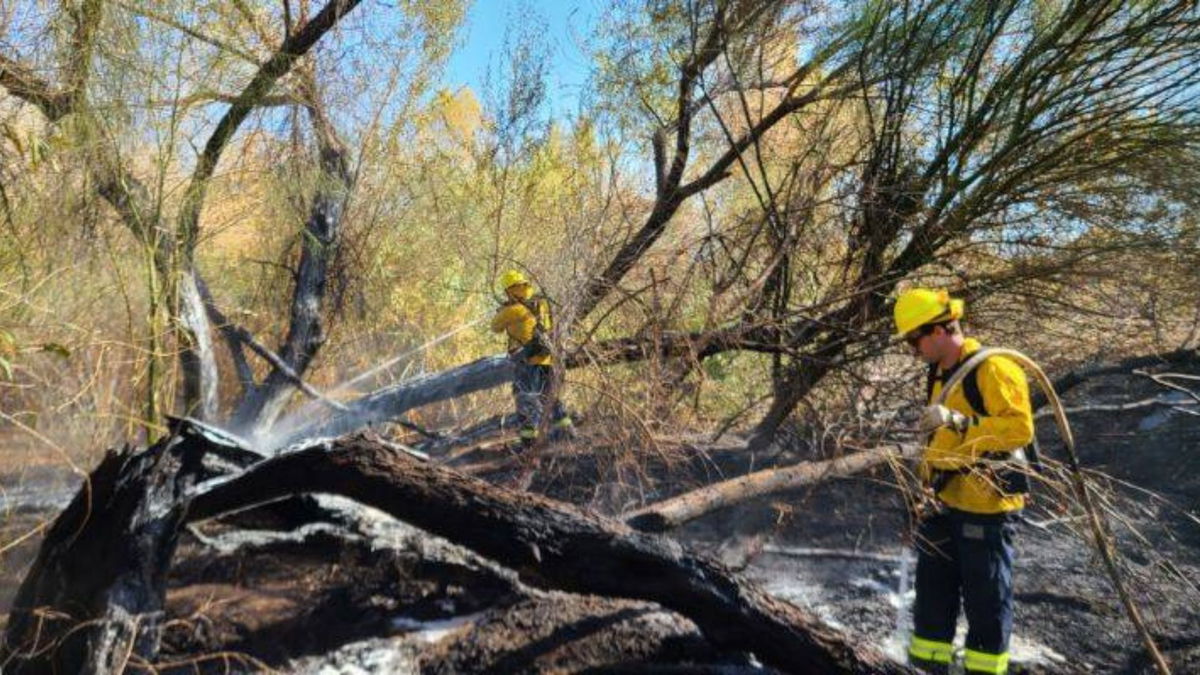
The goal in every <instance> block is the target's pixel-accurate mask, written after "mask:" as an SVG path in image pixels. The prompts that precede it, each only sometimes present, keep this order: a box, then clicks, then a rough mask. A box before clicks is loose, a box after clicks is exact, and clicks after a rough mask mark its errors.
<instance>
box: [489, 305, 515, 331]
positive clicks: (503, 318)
mask: <svg viewBox="0 0 1200 675" xmlns="http://www.w3.org/2000/svg"><path fill="white" fill-rule="evenodd" d="M513 308H514V305H505V306H503V307H501V308H500V309H498V310H496V316H493V317H492V332H493V333H503V332H504V331H505V330H507V329H508V325H509V324H510V323H512V322H513V319H514V318H515V316H514V315H515V314H516V312H515V311H514V309H513Z"/></svg>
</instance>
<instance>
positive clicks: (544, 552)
mask: <svg viewBox="0 0 1200 675" xmlns="http://www.w3.org/2000/svg"><path fill="white" fill-rule="evenodd" d="M299 492H325V493H333V494H340V495H342V496H345V497H349V498H350V499H353V500H355V501H358V502H360V503H363V504H367V505H369V506H373V507H375V508H378V509H381V510H383V511H385V512H387V513H389V514H391V515H393V516H395V517H396V518H399V519H401V520H404V521H406V522H409V523H411V524H413V525H416V526H417V527H420V528H422V529H424V530H426V531H428V532H431V533H433V534H436V535H439V536H443V537H446V538H448V539H450V540H451V541H454V542H455V543H458V544H460V545H463V546H465V547H467V548H470V549H472V550H474V551H475V552H477V553H479V554H481V555H483V556H486V557H488V558H491V559H493V560H496V561H498V562H500V563H501V564H503V565H505V566H506V567H509V568H511V569H514V570H516V571H517V573H518V574H519V575H520V577H521V579H522V580H523V581H524V582H526V583H528V584H531V585H534V586H539V587H542V588H551V589H558V590H566V591H571V592H576V593H587V594H596V595H605V596H612V597H621V598H629V599H637V600H650V601H653V602H657V603H659V604H661V605H662V606H664V607H667V608H669V609H672V610H674V611H677V612H679V613H681V614H683V615H684V616H687V617H688V618H690V619H691V620H693V621H694V622H695V623H696V624H697V625H698V626H699V627H700V629H701V631H703V633H704V634H705V636H706V637H707V638H708V639H709V640H710V641H711V642H712V643H713V644H714V645H716V646H717V647H719V648H722V649H731V650H748V651H753V652H754V653H755V654H757V655H758V656H759V658H761V659H762V660H763V661H764V662H765V663H768V664H770V665H772V666H774V667H777V668H780V669H782V670H785V671H789V672H851V673H867V672H870V673H887V672H906V669H905V668H904V667H903V666H899V665H896V664H893V663H890V662H888V661H887V660H886V659H885V658H884V657H883V656H882V655H880V654H878V653H876V652H874V651H872V650H869V649H861V648H855V647H853V646H851V644H850V643H849V641H848V639H847V638H846V637H845V636H844V635H842V634H841V633H840V632H838V631H836V630H833V629H831V628H829V627H827V626H825V625H823V624H822V623H821V622H820V620H818V619H817V618H815V617H814V616H812V615H810V614H808V613H807V612H805V611H804V610H802V609H800V608H798V607H796V606H794V605H791V604H789V603H786V602H783V601H781V600H777V599H775V598H772V597H771V596H769V595H768V594H766V593H765V592H764V591H762V590H761V589H759V588H758V587H757V586H755V585H754V584H752V583H749V582H746V581H743V580H740V579H738V578H737V577H736V576H734V575H732V574H731V573H730V572H729V571H728V570H726V569H725V568H723V567H721V566H720V565H719V564H717V563H714V562H712V561H709V560H707V559H705V558H703V557H699V556H696V555H694V554H692V553H689V552H688V551H686V550H685V549H683V548H682V547H680V546H679V545H678V544H676V543H674V542H671V541H670V540H667V539H662V538H660V537H655V536H651V535H647V534H643V533H639V532H636V531H634V530H632V529H630V528H628V527H627V526H625V525H623V524H622V523H620V522H618V521H614V520H610V519H607V518H603V517H601V516H598V515H595V514H590V513H585V512H583V511H581V510H579V509H576V508H574V507H572V506H570V505H566V504H561V503H558V502H554V501H552V500H549V499H547V498H544V497H540V496H537V495H531V494H525V493H518V492H513V491H509V490H505V489H503V488H498V487H495V486H492V485H489V484H487V483H485V482H482V481H479V480H476V479H473V478H469V477H466V476H463V475H461V474H458V473H456V472H454V471H451V470H449V469H446V468H443V467H439V466H435V465H432V464H429V463H423V462H418V461H415V460H413V459H412V458H410V457H409V456H408V455H406V454H404V453H399V452H395V451H392V450H390V449H388V448H386V447H384V446H382V445H381V444H379V443H376V442H374V441H371V440H368V439H364V438H354V439H350V440H344V441H338V442H335V443H333V444H332V446H331V447H328V448H326V447H323V446H318V447H311V448H306V449H304V450H300V451H297V452H293V453H289V454H287V455H283V456H281V457H278V458H275V459H272V460H269V461H267V462H263V463H262V464H260V465H258V466H256V467H254V468H253V469H251V470H250V471H248V472H247V473H246V474H244V475H242V476H240V477H238V478H236V479H234V480H232V481H228V482H226V483H223V484H220V485H218V486H216V487H214V488H212V489H210V490H208V491H206V492H203V493H201V494H199V495H197V496H196V497H195V498H194V499H193V500H192V503H191V508H190V511H189V518H192V519H203V518H208V517H213V516H216V515H219V514H221V513H224V512H225V511H228V510H230V509H233V508H238V507H239V506H242V505H244V504H245V503H246V502H247V501H251V500H264V499H270V498H273V497H278V496H282V495H287V494H295V493H299Z"/></svg>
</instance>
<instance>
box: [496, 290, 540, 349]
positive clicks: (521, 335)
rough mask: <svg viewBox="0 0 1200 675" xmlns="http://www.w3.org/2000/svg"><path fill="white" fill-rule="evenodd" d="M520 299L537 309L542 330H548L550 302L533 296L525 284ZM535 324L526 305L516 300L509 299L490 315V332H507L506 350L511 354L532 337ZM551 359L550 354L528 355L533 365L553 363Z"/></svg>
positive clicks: (535, 321)
mask: <svg viewBox="0 0 1200 675" xmlns="http://www.w3.org/2000/svg"><path fill="white" fill-rule="evenodd" d="M521 300H523V301H524V302H525V303H526V304H529V305H531V306H533V307H534V308H535V309H536V310H537V313H538V314H539V315H541V318H542V330H544V331H546V332H549V331H550V304H549V303H548V302H546V300H545V298H534V297H533V288H532V287H530V286H526V287H525V292H524V293H523V294H522V297H521ZM536 324H537V320H536V319H535V318H534V316H533V312H530V311H529V308H528V307H526V306H525V305H524V304H522V303H521V302H518V301H516V300H509V301H508V302H507V303H505V304H504V305H502V306H501V307H500V309H498V310H497V311H496V315H495V316H494V317H492V332H494V333H508V351H509V353H510V354H511V353H512V352H515V351H516V350H518V349H520V348H522V347H524V346H525V344H526V343H528V342H529V341H530V340H532V339H533V329H534V326H535V325H536ZM553 360H554V359H553V357H552V356H550V355H549V354H546V355H544V356H532V357H530V358H529V363H530V364H532V365H535V366H548V365H550V364H551V363H553Z"/></svg>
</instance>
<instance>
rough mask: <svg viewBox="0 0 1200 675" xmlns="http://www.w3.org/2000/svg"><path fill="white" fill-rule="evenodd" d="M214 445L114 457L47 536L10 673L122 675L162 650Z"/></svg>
mask: <svg viewBox="0 0 1200 675" xmlns="http://www.w3.org/2000/svg"><path fill="white" fill-rule="evenodd" d="M207 446H208V443H207V442H206V441H205V440H203V439H201V438H199V437H198V436H196V435H193V434H191V433H188V432H185V433H184V435H182V436H171V437H169V438H167V439H164V440H162V441H160V442H159V443H158V444H156V445H154V446H152V447H150V448H149V449H145V450H139V449H134V448H131V447H128V446H127V447H125V448H123V449H121V450H119V451H110V452H109V453H108V454H107V455H106V456H105V457H104V459H103V461H101V462H100V465H99V466H98V467H96V469H95V470H94V471H93V472H92V473H91V475H90V476H89V477H88V478H87V480H86V481H85V482H84V484H83V486H82V487H81V488H80V490H79V492H78V494H76V495H75V498H74V499H73V500H72V501H71V503H70V505H68V506H67V508H66V509H65V510H64V511H63V512H62V514H60V515H59V517H58V518H57V519H56V520H55V521H54V524H53V525H52V526H51V528H50V530H49V531H48V532H47V533H46V538H45V541H44V542H43V543H42V546H41V549H40V550H39V551H38V556H37V558H36V560H35V561H34V563H33V566H32V568H31V569H30V571H29V573H28V574H27V575H26V577H25V580H24V581H23V582H22V584H21V587H20V589H19V590H18V592H17V596H16V598H15V599H14V601H13V607H12V611H11V613H10V614H9V621H8V629H7V631H6V633H5V636H4V644H3V646H2V647H0V667H2V668H3V672H5V673H8V674H9V675H17V674H26V673H27V674H35V673H38V674H40V673H51V672H53V673H97V674H99V673H113V674H116V673H121V672H122V671H124V670H125V667H126V665H127V664H128V663H129V661H130V660H131V658H133V657H147V656H152V655H153V654H154V653H156V652H157V649H158V634H159V628H160V626H159V624H160V622H161V619H162V613H163V604H164V598H165V582H166V573H167V570H168V568H169V566H170V562H171V558H172V557H173V556H174V554H175V546H176V543H177V541H178V532H179V527H180V525H182V523H183V520H184V513H185V511H184V510H183V509H181V508H179V504H181V503H182V501H181V500H182V499H183V496H184V493H185V492H187V491H188V490H189V489H191V487H192V485H193V483H194V482H195V481H196V479H197V478H198V477H199V475H200V473H201V464H200V459H201V457H202V455H203V454H204V452H205V449H206V447H207Z"/></svg>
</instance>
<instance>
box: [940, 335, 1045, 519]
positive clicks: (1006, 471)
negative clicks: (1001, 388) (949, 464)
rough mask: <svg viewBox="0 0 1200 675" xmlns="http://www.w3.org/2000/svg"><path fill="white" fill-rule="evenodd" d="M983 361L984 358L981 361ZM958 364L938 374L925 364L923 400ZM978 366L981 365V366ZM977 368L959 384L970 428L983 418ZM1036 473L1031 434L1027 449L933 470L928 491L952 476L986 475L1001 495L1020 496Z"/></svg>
mask: <svg viewBox="0 0 1200 675" xmlns="http://www.w3.org/2000/svg"><path fill="white" fill-rule="evenodd" d="M987 352H988V350H987V349H981V350H979V351H978V352H976V354H980V353H982V354H985V355H986V353H987ZM984 358H985V360H986V358H987V357H986V356H985V357H984ZM960 365H962V364H961V363H956V364H954V367H952V368H950V369H949V370H945V371H943V372H942V373H941V374H940V375H939V373H938V364H936V363H931V364H929V371H928V373H926V376H925V400H926V401H928V400H931V399H932V398H933V385H934V383H935V382H939V381H940V382H941V383H942V386H945V384H946V382H948V381H949V380H950V378H951V377H952V376H953V375H954V373H955V372H956V371H957V370H958V368H959V366H960ZM980 365H983V363H982V362H981V363H980ZM978 373H979V368H978V366H977V367H975V368H973V369H971V371H970V372H968V373H967V374H966V376H965V377H964V378H963V381H962V390H963V396H964V397H965V398H966V399H967V405H968V406H969V407H970V408H971V413H972V415H971V422H970V424H971V425H972V426H975V425H977V424H979V418H980V417H981V416H986V415H987V414H988V412H987V404H986V403H984V400H983V391H982V390H980V388H979V376H978ZM1031 470H1032V471H1034V472H1038V473H1040V472H1041V470H1042V463H1041V460H1040V458H1039V457H1038V442H1037V434H1034V436H1033V440H1032V441H1030V443H1029V445H1026V446H1025V447H1023V448H1017V449H1016V450H1011V451H1003V452H985V453H983V454H982V461H979V462H975V463H973V464H970V465H967V466H964V467H961V468H958V469H937V470H934V472H933V477H932V481H931V483H932V487H933V490H934V492H935V493H938V492H941V491H942V489H944V488H945V487H946V486H947V485H948V484H949V483H950V479H952V478H954V477H955V476H962V475H966V474H970V473H976V472H982V471H986V472H989V473H991V474H993V475H994V476H995V478H996V480H995V482H994V485H995V486H996V487H997V488H998V489H999V490H1000V492H1001V493H1002V494H1005V495H1023V494H1029V491H1030V482H1029V473H1030V471H1031Z"/></svg>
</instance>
